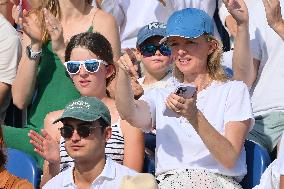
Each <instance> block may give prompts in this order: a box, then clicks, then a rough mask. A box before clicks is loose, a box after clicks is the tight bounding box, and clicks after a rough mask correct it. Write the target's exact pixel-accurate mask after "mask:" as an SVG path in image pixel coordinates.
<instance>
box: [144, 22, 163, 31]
mask: <svg viewBox="0 0 284 189" xmlns="http://www.w3.org/2000/svg"><path fill="white" fill-rule="evenodd" d="M159 28H166V25H165V24H164V23H157V22H153V23H150V24H148V29H149V30H152V29H159Z"/></svg>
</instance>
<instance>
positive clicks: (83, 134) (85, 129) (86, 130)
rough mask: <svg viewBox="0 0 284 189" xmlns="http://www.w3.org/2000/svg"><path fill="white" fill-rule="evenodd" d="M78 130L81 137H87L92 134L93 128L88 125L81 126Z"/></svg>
mask: <svg viewBox="0 0 284 189" xmlns="http://www.w3.org/2000/svg"><path fill="white" fill-rule="evenodd" d="M77 132H78V135H79V136H80V137H81V138H86V137H88V136H90V134H91V128H90V127H88V126H79V127H78V128H77Z"/></svg>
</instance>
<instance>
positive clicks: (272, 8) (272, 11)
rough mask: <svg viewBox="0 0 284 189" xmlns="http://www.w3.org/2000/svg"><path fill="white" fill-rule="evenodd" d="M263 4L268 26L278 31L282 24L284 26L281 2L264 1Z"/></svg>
mask: <svg viewBox="0 0 284 189" xmlns="http://www.w3.org/2000/svg"><path fill="white" fill-rule="evenodd" d="M262 2H263V5H264V8H265V13H266V19H267V23H268V25H269V26H270V27H271V28H273V29H277V27H279V26H280V25H281V24H284V21H283V19H282V14H281V6H280V2H279V0H262Z"/></svg>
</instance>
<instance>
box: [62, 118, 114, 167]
mask: <svg viewBox="0 0 284 189" xmlns="http://www.w3.org/2000/svg"><path fill="white" fill-rule="evenodd" d="M63 125H64V126H63V127H65V128H66V131H68V132H69V133H70V131H72V130H73V133H72V136H71V135H70V137H69V136H68V137H66V138H65V141H66V142H65V148H66V151H67V153H68V154H69V156H70V157H71V158H73V159H74V160H75V162H76V161H77V162H78V161H86V160H87V161H98V160H100V159H101V158H104V156H105V143H106V141H107V140H108V138H109V137H110V135H111V128H110V127H107V128H106V129H104V130H102V128H101V126H100V124H99V122H98V121H95V122H86V121H81V120H77V119H71V118H68V119H66V120H64V121H63ZM88 131H90V132H88ZM66 133H67V132H66ZM86 133H87V134H86ZM88 133H89V134H88ZM80 135H81V136H80Z"/></svg>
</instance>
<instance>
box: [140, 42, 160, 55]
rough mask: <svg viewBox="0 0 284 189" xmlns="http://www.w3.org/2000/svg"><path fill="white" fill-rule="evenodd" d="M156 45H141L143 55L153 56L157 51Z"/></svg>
mask: <svg viewBox="0 0 284 189" xmlns="http://www.w3.org/2000/svg"><path fill="white" fill-rule="evenodd" d="M156 50H157V48H156V46H155V45H145V46H143V47H141V54H142V55H143V56H147V57H148V56H153V55H155V53H156Z"/></svg>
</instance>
